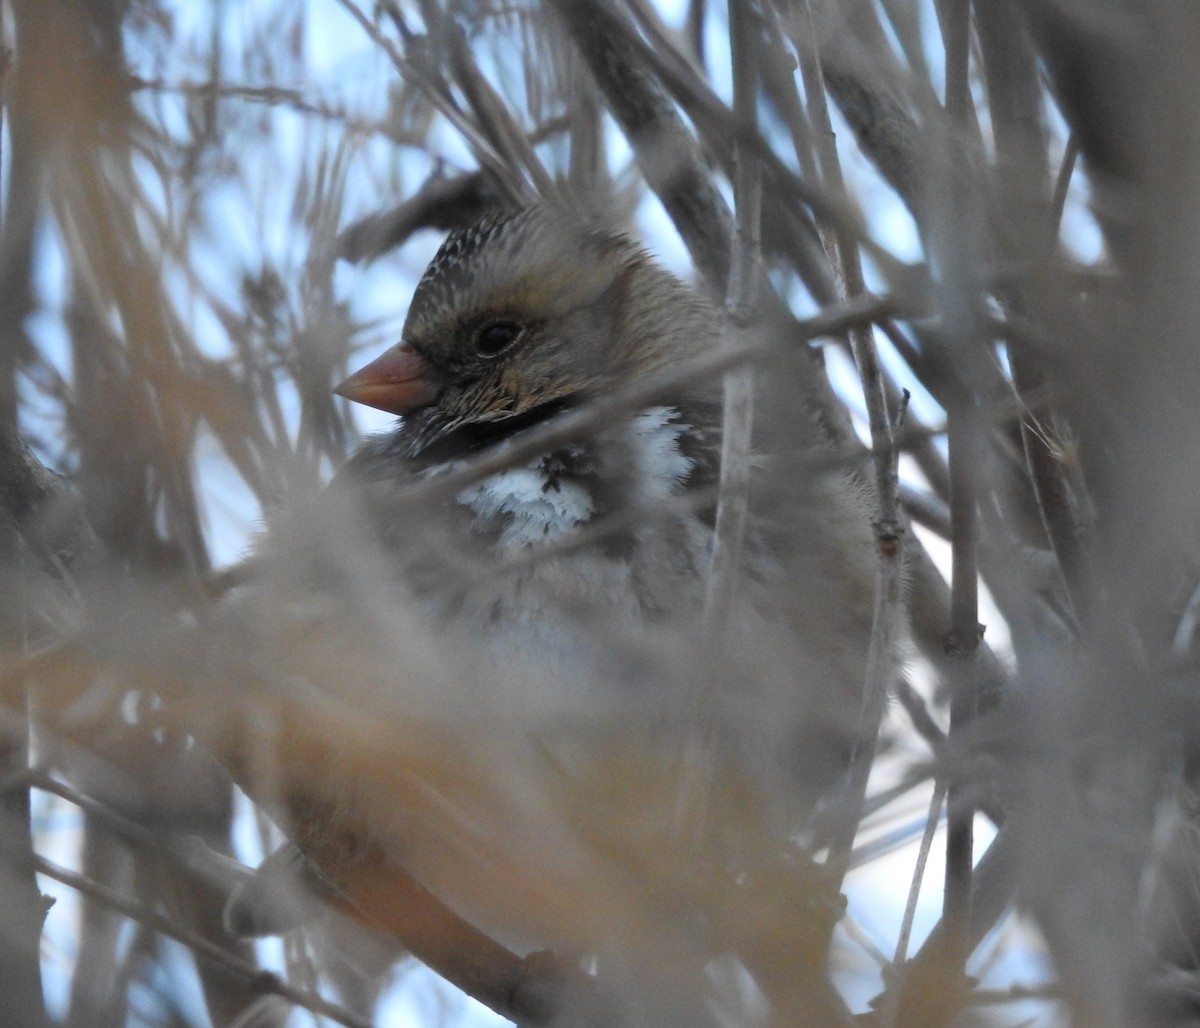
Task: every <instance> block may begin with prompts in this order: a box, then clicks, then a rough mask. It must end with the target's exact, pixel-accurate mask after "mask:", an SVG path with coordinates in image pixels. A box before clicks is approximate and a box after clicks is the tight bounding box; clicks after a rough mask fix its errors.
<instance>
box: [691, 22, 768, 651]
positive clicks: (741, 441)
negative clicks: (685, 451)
mask: <svg viewBox="0 0 1200 1028" xmlns="http://www.w3.org/2000/svg"><path fill="white" fill-rule="evenodd" d="M729 25H730V49H731V51H732V55H733V106H734V115H735V117H736V119H737V122H738V125H739V127H740V129H741V130H742V132H743V133H744V135H743V136H741V137H740V138H746V137H748V136H750V135H752V134H753V133H754V132H755V126H756V122H757V112H756V106H757V103H758V61H757V55H758V52H759V49H760V48H759V47H758V46H757V45H756V40H757V35H758V30H759V26H758V23H757V17H756V16H755V14H754V12H753V9H752V8H751V7H750V5H746V4H739V3H737V2H735V0H731V2H730V4H729ZM734 159H735V178H734V204H735V213H734V226H733V248H732V253H731V261H730V269H729V288H728V290H727V291H726V296H725V309H724V313H725V322H726V325H725V328H726V331H725V333H724V335H725V343H726V345H727V346H732V347H739V346H740V345H742V344H743V343H744V342H745V336H746V333H747V330H748V329H750V328H751V327H752V325H753V322H754V320H755V312H756V306H757V285H758V281H759V278H760V276H761V270H760V267H759V248H760V223H761V212H762V169H761V166H760V164H759V162H758V160H757V158H756V157H755V156H754V155H753V154H752V153H750V152H749V151H748V148H747V147H746V146H745V145H743V144H742V143H741V142H740V141H739V142H737V143H736V144H735V147H734ZM753 425H754V368H753V366H752V365H749V364H747V365H744V366H742V367H740V368H736V369H734V370H733V371H730V372H728V373H727V374H726V375H725V414H724V422H723V424H722V434H721V485H720V490H721V491H720V499H719V502H718V504H717V519H716V529H715V532H714V536H713V554H712V564H711V566H710V570H709V581H708V594H707V596H706V597H705V609H704V622H705V635H706V638H709V639H712V638H714V635H713V633H719V632H720V631H721V626H722V625H723V624H724V623H725V620H726V617H725V615H726V613H727V611H728V608H729V602H730V599H731V597H732V595H733V589H734V586H735V584H736V582H737V577H738V569H739V567H740V565H741V553H742V542H743V540H744V538H745V531H746V504H747V495H748V490H749V486H750V441H751V434H752V429H753Z"/></svg>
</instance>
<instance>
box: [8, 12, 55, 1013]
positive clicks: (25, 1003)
mask: <svg viewBox="0 0 1200 1028" xmlns="http://www.w3.org/2000/svg"><path fill="white" fill-rule="evenodd" d="M14 13H15V15H16V17H17V18H18V21H19V23H21V28H22V30H23V31H22V32H21V36H20V40H21V44H22V48H23V53H22V65H21V67H20V70H19V71H18V72H17V74H16V76H15V78H16V81H15V82H14V83H13V84H12V90H13V95H14V99H13V101H12V103H11V105H10V106H9V110H10V111H11V110H12V109H13V107H15V108H16V109H17V110H19V111H20V116H19V117H14V118H12V119H11V121H10V126H11V128H10V138H11V139H12V140H13V142H14V145H17V144H19V145H20V150H19V151H16V152H14V154H13V156H12V158H11V160H10V170H9V176H8V182H7V183H6V185H7V191H6V195H5V197H4V214H5V217H4V221H3V223H2V224H0V580H2V581H3V582H4V587H3V589H0V652H5V651H7V652H12V651H14V650H15V649H16V648H17V647H18V646H19V645H20V644H21V642H22V641H23V637H24V635H25V634H26V630H27V626H26V617H27V610H26V608H25V603H24V597H23V595H22V585H23V584H24V579H25V575H24V574H23V571H24V568H23V566H22V565H23V564H24V563H25V560H26V557H25V554H24V553H23V550H24V549H25V547H24V546H23V545H22V540H21V535H22V529H23V528H24V527H26V525H29V524H32V523H33V521H34V520H36V516H37V511H36V509H35V508H36V505H37V502H38V500H39V499H40V496H39V492H40V490H39V488H38V485H39V484H38V482H37V481H36V476H35V474H34V468H33V465H32V462H30V461H29V460H28V458H27V455H26V452H25V450H24V448H23V446H22V445H21V442H20V435H19V426H18V418H17V398H18V393H17V369H18V367H19V364H20V354H21V351H22V350H23V349H24V348H25V346H26V345H27V339H26V336H25V331H24V328H23V325H24V322H25V318H26V316H27V315H28V314H29V312H30V310H31V309H32V306H33V300H32V288H31V281H32V271H33V267H32V266H33V234H34V225H35V219H36V212H37V211H38V209H39V207H40V204H39V203H38V197H39V193H40V190H41V166H40V160H39V157H38V153H37V147H36V145H34V141H35V138H36V134H37V132H38V126H37V119H36V117H35V116H34V115H33V112H32V110H30V109H29V108H30V106H32V103H33V102H34V95H35V94H36V91H37V89H38V87H39V86H40V85H41V83H39V82H38V81H37V74H38V73H37V70H36V58H37V54H38V50H39V48H40V47H41V46H44V45H47V44H48V43H49V39H48V35H49V33H38V32H37V31H36V28H35V27H33V26H32V25H31V24H30V23H38V27H40V23H42V22H44V21H45V20H46V19H44V18H42V17H39V16H38V15H37V13H36V12H35V11H32V10H30V5H28V4H16V5H15V12H14ZM30 64H32V65H33V66H32V67H31V66H30ZM8 65H9V60H8V55H7V53H5V54H4V55H3V68H2V69H0V76H2V77H0V85H7V82H5V81H4V80H5V79H7V72H8ZM0 127H2V126H0ZM22 696H23V694H22ZM5 714H6V715H7V716H6V717H5V719H4V726H3V729H2V730H0V781H3V782H4V783H6V788H4V790H3V792H2V793H0V903H2V904H3V909H4V912H5V913H4V923H3V925H2V926H0V996H3V997H4V1001H3V1004H4V1009H5V1011H6V1013H7V1016H8V1017H9V1018H12V1019H13V1020H14V1022H20V1023H21V1024H29V1025H40V1024H44V1023H46V1013H45V1007H44V1002H43V997H42V981H41V938H42V924H43V920H44V918H45V912H46V908H45V906H44V904H43V900H42V896H41V892H40V890H39V889H38V885H37V879H36V877H35V876H34V853H33V826H32V823H31V810H30V795H29V787H28V784H27V782H26V781H25V773H26V771H27V770H28V766H29V723H28V718H27V711H26V709H24V706H23V700H22V706H21V707H20V708H19V709H17V710H9V711H5Z"/></svg>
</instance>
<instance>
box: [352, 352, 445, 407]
mask: <svg viewBox="0 0 1200 1028" xmlns="http://www.w3.org/2000/svg"><path fill="white" fill-rule="evenodd" d="M333 391H334V393H336V394H337V395H338V396H344V397H345V398H346V399H347V400H351V401H353V402H354V403H361V404H363V405H365V406H367V407H374V408H375V409H376V410H382V411H386V412H387V413H388V414H397V415H404V414H408V413H410V412H412V411H414V410H418V409H420V408H421V407H428V406H429V405H430V404H431V403H433V402H434V400H436V399H437V389H436V385H435V383H434V381H433V378H432V376H431V374H430V368H429V364H428V363H427V362H426V361H425V359H424V358H423V357H421V356H420V355H419V354H417V353H416V352H415V351H414V350H413V349H412V347H410V346H409V345H408V344H407V343H400V344H399V345H397V346H393V347H392V348H391V349H390V350H387V351H385V352H384V353H382V354H380V356H378V357H376V358H375V360H373V361H371V363H369V364H367V365H365V366H364V367H361V368H359V369H358V371H356V372H354V374H353V375H351V376H350V377H349V378H347V379H346V380H345V381H343V382H340V383H339V384H338V385H336V386H334V389H333Z"/></svg>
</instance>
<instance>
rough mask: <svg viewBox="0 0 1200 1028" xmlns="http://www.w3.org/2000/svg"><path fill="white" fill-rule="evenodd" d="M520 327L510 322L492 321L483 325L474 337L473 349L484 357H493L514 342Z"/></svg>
mask: <svg viewBox="0 0 1200 1028" xmlns="http://www.w3.org/2000/svg"><path fill="white" fill-rule="evenodd" d="M520 334H521V326H520V325H518V324H516V323H515V322H512V321H493V322H492V323H491V324H489V325H484V326H483V328H481V329H480V330H479V335H478V336H476V337H475V348H476V350H478V351H479V353H480V354H482V355H483V356H484V357H495V356H496V354H498V353H500V351H501V350H505V349H507V348H508V347H509V346H511V345H512V344H513V343H515V342H516V340H517V336H519V335H520Z"/></svg>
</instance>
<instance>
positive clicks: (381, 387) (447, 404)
mask: <svg viewBox="0 0 1200 1028" xmlns="http://www.w3.org/2000/svg"><path fill="white" fill-rule="evenodd" d="M714 332H715V317H714V315H713V314H712V310H711V308H709V307H708V305H707V303H706V302H705V301H704V300H702V299H700V298H699V297H698V296H696V294H694V293H693V292H692V291H691V290H690V289H688V288H687V287H686V286H684V285H683V284H682V283H681V282H679V281H678V280H677V279H676V278H674V276H672V275H670V274H669V273H668V272H666V271H664V270H663V269H662V268H660V267H659V266H658V265H656V264H655V263H654V262H653V261H652V260H651V259H650V258H649V257H648V256H647V255H646V253H645V252H644V251H643V250H641V249H640V248H639V247H637V246H636V245H634V244H633V243H632V242H630V241H629V240H628V239H626V238H625V237H623V236H620V235H617V234H613V233H608V232H603V231H598V230H596V229H594V228H590V227H587V226H584V225H582V224H580V223H579V222H578V221H577V220H575V219H574V218H572V217H571V216H570V215H568V214H565V213H562V212H559V211H556V210H553V209H550V208H545V207H533V208H527V209H524V210H521V211H518V212H516V213H509V214H504V215H499V216H490V217H488V218H485V219H484V220H482V221H480V222H478V223H476V224H475V225H473V226H472V227H470V228H468V229H464V230H461V231H458V232H455V233H454V234H452V235H451V236H450V237H449V238H448V239H447V240H446V241H445V242H444V243H443V244H442V246H441V248H440V249H439V250H438V252H437V254H436V256H435V257H434V258H433V260H432V262H431V263H430V265H429V267H428V268H427V269H426V271H425V274H424V275H423V276H422V277H421V281H420V282H419V283H418V285H417V289H416V293H415V294H414V296H413V301H412V305H411V307H410V308H409V312H408V318H407V319H406V321H405V324H404V331H403V338H402V340H401V342H400V343H398V344H397V345H396V346H393V347H392V348H391V349H390V350H387V351H386V352H385V353H383V354H382V355H381V356H379V357H378V358H376V359H375V360H374V361H372V362H371V363H370V364H368V365H366V366H365V367H364V368H362V369H361V370H359V371H357V372H356V373H355V374H353V375H351V376H350V377H349V378H348V379H346V381H345V382H343V383H341V385H339V386H338V387H337V390H336V391H337V392H338V393H339V394H340V395H342V396H345V397H348V398H349V399H351V400H355V401H357V402H359V403H364V404H367V405H368V406H371V407H376V408H378V409H380V410H384V411H388V412H389V413H392V414H398V415H402V416H404V418H405V421H406V422H408V421H410V420H411V421H414V422H416V423H417V424H419V425H420V427H421V433H422V435H423V436H424V437H425V439H426V441H430V440H431V439H433V438H438V437H441V436H444V435H446V434H447V433H450V432H453V431H455V430H457V429H459V428H463V427H466V426H489V425H490V426H498V425H499V424H500V423H503V422H505V421H509V420H510V419H519V423H521V424H524V423H526V422H527V421H528V420H531V417H530V416H532V418H533V419H536V417H537V415H538V414H540V413H546V414H549V413H552V412H554V411H556V410H558V409H560V408H561V407H563V406H565V405H567V404H569V403H574V402H577V401H578V400H580V399H582V398H586V397H587V396H589V395H594V394H596V393H597V392H599V391H601V390H604V389H607V388H609V387H611V386H612V385H614V384H615V383H617V382H620V381H621V380H623V379H625V378H627V377H630V376H633V375H637V374H640V373H643V372H646V371H650V370H653V369H655V368H658V367H661V366H663V365H665V364H667V363H670V362H671V361H672V360H677V359H679V358H681V357H686V356H688V355H689V354H691V353H694V352H697V351H698V350H700V349H702V348H704V347H705V346H706V345H708V344H709V343H710V342H711V340H712V338H713V334H714Z"/></svg>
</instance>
